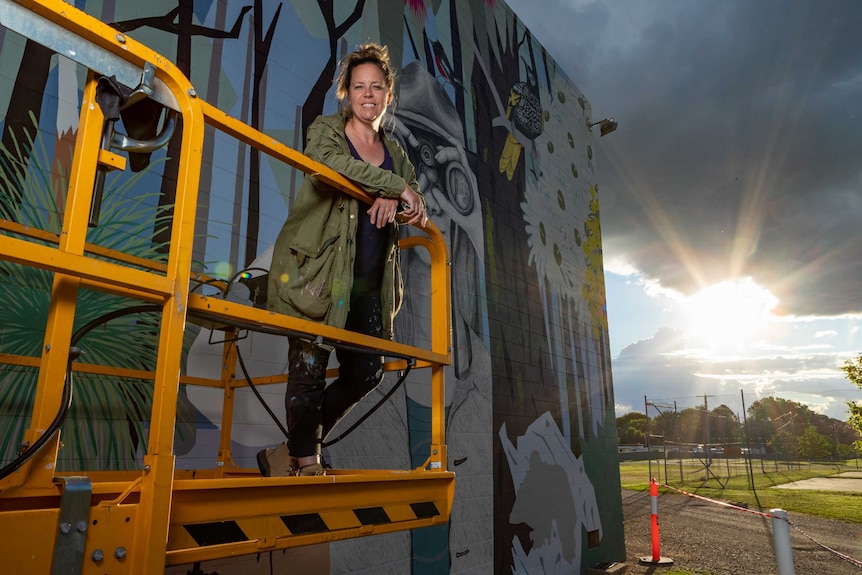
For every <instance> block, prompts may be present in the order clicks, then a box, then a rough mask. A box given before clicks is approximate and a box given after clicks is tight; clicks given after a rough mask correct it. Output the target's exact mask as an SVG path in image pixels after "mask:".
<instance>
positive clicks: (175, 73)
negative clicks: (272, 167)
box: [0, 0, 455, 575]
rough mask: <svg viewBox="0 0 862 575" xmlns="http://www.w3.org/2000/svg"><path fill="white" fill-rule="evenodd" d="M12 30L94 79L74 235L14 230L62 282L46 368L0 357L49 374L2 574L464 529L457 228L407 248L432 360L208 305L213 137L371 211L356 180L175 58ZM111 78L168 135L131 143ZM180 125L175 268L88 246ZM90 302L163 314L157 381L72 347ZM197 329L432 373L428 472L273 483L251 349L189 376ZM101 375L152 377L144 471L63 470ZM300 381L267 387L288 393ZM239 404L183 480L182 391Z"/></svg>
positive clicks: (426, 354) (33, 10)
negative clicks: (245, 439)
mask: <svg viewBox="0 0 862 575" xmlns="http://www.w3.org/2000/svg"><path fill="white" fill-rule="evenodd" d="M0 24H2V25H3V26H4V27H6V28H7V29H9V30H13V31H15V32H17V33H18V34H21V35H22V36H24V37H25V38H27V39H29V40H32V41H35V42H37V43H39V44H42V45H44V46H46V47H48V48H50V49H51V50H53V51H55V52H56V53H58V54H61V55H63V56H64V57H66V58H69V59H71V60H74V61H75V62H77V63H78V64H80V65H81V66H83V67H84V68H86V69H87V70H89V73H88V76H87V82H86V88H85V90H84V93H83V99H82V102H81V105H80V110H81V115H80V121H79V125H78V131H77V139H76V142H75V148H74V155H73V159H72V167H71V172H70V174H69V187H68V190H67V194H66V198H65V209H64V213H63V215H62V218H63V222H62V228H61V229H62V231H61V233H60V234H55V233H51V232H48V231H46V230H39V229H35V228H32V227H28V226H25V225H22V224H21V223H19V222H16V221H12V220H0V260H6V261H7V262H10V263H13V264H17V265H20V266H25V267H32V268H38V269H42V270H48V271H50V272H53V287H52V291H51V299H50V306H49V309H48V313H47V321H46V326H45V339H44V345H43V346H42V352H41V355H39V356H21V355H0V365H5V366H7V367H8V366H19V367H20V366H23V367H25V368H28V369H31V370H37V371H38V378H37V383H36V391H35V396H34V400H33V404H32V411H31V413H22V414H21V417H22V418H24V419H26V420H27V421H29V427H28V428H27V430H26V432H25V435H24V443H23V445H22V447H21V451H20V456H19V457H18V458H17V459H16V460H15V461H13V462H4V463H3V465H4V467H3V469H2V470H0V533H2V534H3V536H2V537H0V565H2V566H3V567H2V571H3V573H27V574H42V573H52V574H53V573H57V574H59V573H64V574H79V573H81V574H94V575H95V574H99V575H102V574H106V573H110V574H120V573H124V574H125V573H129V574H139V573H159V572H162V571H163V570H164V568H165V566H168V565H179V564H186V563H192V562H197V561H204V560H210V559H217V558H222V557H228V556H235V555H244V554H250V553H258V552H261V551H267V550H276V549H283V548H287V547H294V546H299V545H307V544H312V543H320V542H326V541H334V540H339V539H345V538H350V537H358V536H365V535H372V534H379V533H386V532H391V531H396V530H404V529H413V528H418V527H426V526H431V525H436V524H441V523H446V522H447V521H448V520H449V514H450V511H451V507H452V498H453V495H454V482H455V475H454V473H452V472H451V471H449V470H448V469H447V458H446V444H445V434H444V429H445V426H444V381H443V372H444V367H445V366H446V365H449V364H450V362H451V357H450V345H451V344H450V337H451V330H450V325H449V318H450V312H449V310H450V300H449V298H450V295H449V294H450V290H449V267H448V265H449V262H448V255H447V252H446V248H445V244H444V241H443V238H442V236H441V234H440V231H439V230H438V229H437V228H436V227H435V226H434V225H433V224H431V223H429V225H428V226H427V227H426V228H423V229H422V231H424V232H425V235H420V236H413V237H411V238H410V239H408V240H402V249H425V250H427V251H428V253H429V254H430V260H431V266H430V286H429V289H428V290H427V291H428V293H430V306H431V309H433V310H434V312H435V313H433V314H431V315H432V316H433V317H432V318H431V319H430V321H431V322H432V323H431V326H430V333H431V341H430V346H429V348H427V349H426V348H419V347H413V346H408V345H404V344H401V343H397V342H391V341H386V340H382V339H377V338H371V337H368V336H362V335H359V334H355V333H351V332H348V331H344V330H340V329H335V328H331V327H327V326H321V325H318V324H316V323H313V322H307V321H303V320H299V319H295V318H291V317H287V316H284V315H280V314H275V313H272V312H268V311H266V310H263V309H259V308H256V307H254V306H252V305H244V304H240V303H236V302H233V301H229V300H227V299H224V298H221V297H214V296H208V295H203V294H201V293H196V292H193V291H192V290H191V289H190V286H192V285H194V284H196V283H199V282H204V281H207V282H215V283H218V282H217V281H216V280H212V278H202V277H200V276H198V275H197V274H195V273H193V272H192V258H191V253H190V251H191V250H190V247H191V246H192V242H193V237H194V233H195V215H196V208H197V196H198V186H199V178H200V170H201V151H202V150H203V147H204V137H205V126H209V127H211V128H213V129H214V130H213V131H216V132H221V133H223V134H226V135H227V136H229V137H232V138H235V139H237V140H239V141H241V142H243V143H244V144H246V145H248V146H252V147H254V148H256V149H258V150H260V152H261V153H263V154H267V155H268V156H269V157H270V158H272V159H274V160H277V161H280V162H283V163H284V164H286V165H289V166H292V167H293V168H296V169H299V170H302V171H303V172H305V173H313V174H315V175H316V177H317V178H319V179H320V180H321V181H324V182H326V183H328V184H329V185H331V186H334V187H336V188H337V189H339V190H342V191H343V192H345V193H348V194H351V195H353V196H355V197H358V198H360V199H363V200H364V201H368V200H369V198H368V197H367V196H365V195H364V194H363V193H362V191H361V190H359V189H358V188H357V187H356V186H355V185H354V184H352V183H351V182H350V181H349V180H347V179H345V178H344V177H342V176H341V175H339V174H337V173H336V172H334V171H332V170H330V169H329V168H327V167H326V166H323V165H321V164H318V163H316V162H314V161H312V160H310V159H309V158H308V157H306V156H304V155H303V154H301V153H300V152H298V151H296V150H294V149H291V148H289V147H288V146H286V145H284V144H282V143H280V142H278V141H276V140H275V139H273V138H271V137H269V136H267V135H265V134H263V133H261V132H259V131H257V130H254V129H252V128H251V127H249V126H248V125H246V124H244V123H242V122H239V121H237V120H236V119H234V118H232V117H230V116H228V115H227V114H225V113H224V112H222V111H220V110H219V109H217V108H215V107H213V106H211V105H209V104H207V103H206V102H204V101H202V100H201V99H200V98H198V97H197V95H196V93H195V90H194V88H193V86H192V85H191V83H190V82H189V80H188V79H187V78H186V77H185V76H184V75H183V74H182V73H181V72H180V71H179V70H178V69H177V68H176V67H175V66H174V65H173V64H172V63H171V62H170V61H169V60H168V59H167V58H165V57H163V56H161V55H159V54H158V53H156V52H154V51H152V50H150V49H148V48H147V47H145V46H143V45H141V44H140V43H138V42H136V41H135V40H134V39H132V38H130V37H127V36H126V35H124V34H122V33H120V32H118V31H117V30H115V29H112V28H111V27H109V26H108V25H106V24H104V23H102V22H100V21H98V20H96V19H94V18H92V17H91V16H89V15H87V14H86V13H84V12H82V11H80V10H78V9H76V8H75V7H74V6H72V5H70V4H67V3H66V2H63V1H62V0H0ZM100 78H113V79H114V80H115V81H116V82H117V83H118V84H119V85H121V86H125V87H128V88H130V89H131V92H130V98H133V99H134V98H138V99H140V98H148V99H150V100H152V101H154V102H157V103H158V104H159V105H161V106H163V107H164V108H165V109H166V112H165V120H164V122H163V125H164V126H165V130H164V132H163V133H161V134H159V135H158V136H157V137H156V138H154V139H153V140H152V141H145V142H141V141H136V140H134V139H132V138H128V137H126V136H124V135H123V134H118V133H116V132H115V131H114V127H113V123H112V122H110V121H108V120H106V117H105V114H104V113H103V111H102V108H101V107H100V105H99V104H98V103H97V102H96V93H97V85H98V82H99V79H100ZM174 126H181V128H177V129H180V130H181V132H180V133H179V134H177V136H178V137H180V138H181V146H180V155H179V170H178V173H177V188H176V189H177V194H176V201H175V204H174V206H173V215H172V220H171V221H172V224H171V226H170V244H169V253H168V255H167V258H166V263H159V262H156V261H153V260H148V259H145V258H140V257H137V256H134V255H131V254H127V253H123V252H121V251H115V250H112V249H106V248H104V247H102V246H99V245H94V244H91V243H90V242H88V240H87V237H88V236H87V232H88V229H89V228H90V224H91V223H92V219H93V214H94V212H95V213H97V212H98V204H99V202H100V200H101V193H102V190H101V188H100V182H101V181H103V180H104V175H105V173H107V172H109V171H113V170H125V169H126V168H127V163H128V162H127V158H126V156H125V155H122V154H121V153H119V152H121V151H124V150H125V151H136V150H137V151H140V150H145V149H152V148H153V147H157V146H159V145H162V144H164V143H165V142H166V141H167V140H168V139H170V130H173V129H174ZM88 290H95V291H98V292H103V293H108V294H113V295H117V296H121V297H123V298H126V299H128V300H129V301H130V302H135V304H136V305H140V306H141V309H143V310H145V311H149V312H150V313H152V312H155V313H156V314H157V315H158V344H157V348H156V349H155V350H154V353H155V354H157V357H156V358H155V361H154V365H155V369H154V370H153V371H145V370H141V369H134V368H132V367H117V366H112V365H101V364H96V363H86V362H85V361H83V360H85V359H86V357H87V356H86V355H84V356H82V357H81V358H79V359H76V358H77V353H78V350H77V348H76V347H75V342H74V341H73V335H74V333H75V332H74V327H73V326H74V320H75V314H76V309H77V308H78V303H79V298H80V295H81V294H82V293H85V292H87V291H88ZM192 322H195V323H198V324H205V325H206V326H207V327H208V328H210V329H214V330H220V331H222V332H224V334H225V340H226V341H230V338H231V334H234V335H235V334H236V332H237V331H238V330H252V331H258V332H264V333H269V334H276V335H287V334H309V335H313V336H314V337H317V338H320V339H321V340H322V341H324V342H327V343H332V344H348V345H352V346H357V347H360V348H363V349H368V350H376V351H379V352H380V353H381V354H382V355H384V356H386V357H387V358H390V360H389V361H387V363H386V365H385V368H386V369H387V370H404V369H407V368H408V366H409V367H411V368H413V369H427V370H430V380H431V385H432V422H431V424H432V428H431V445H430V450H429V453H428V458H427V460H426V462H425V463H424V464H423V465H421V466H420V467H418V468H415V469H401V470H328V471H327V474H326V475H325V476H320V477H284V478H280V477H273V478H269V477H261V475H260V473H259V472H258V471H257V469H250V468H243V467H241V466H239V465H237V464H236V463H235V462H234V461H233V459H232V457H231V453H230V446H231V427H232V425H231V424H232V412H233V401H234V392H235V390H237V389H238V388H242V387H245V386H247V385H248V382H247V381H246V380H245V379H244V378H242V377H240V378H237V377H236V373H237V369H236V365H237V361H236V360H237V358H236V346H230V345H225V346H224V351H223V356H222V359H223V367H222V370H221V377H220V378H218V379H205V378H200V377H187V376H182V377H178V374H179V373H180V368H181V360H182V349H183V345H182V344H183V338H184V335H185V334H186V331H187V330H188V329H189V326H190V325H192ZM80 373H96V374H101V375H103V376H107V377H112V378H117V379H123V378H137V379H144V380H149V381H151V382H152V409H151V412H150V415H149V431H148V433H149V435H148V439H147V441H146V452H145V453H144V455H143V458H142V462H141V463H140V465H139V467H140V468H139V469H134V470H131V471H95V470H87V469H80V470H76V471H74V472H59V471H57V470H56V467H57V466H56V463H57V456H58V450H59V449H60V445H61V443H60V442H61V438H60V435H61V431H62V427H63V426H62V423H63V417H64V416H65V414H66V412H67V411H68V409H69V405H70V404H71V402H72V397H73V395H72V388H73V386H74V375H75V374H80ZM286 377H287V376H285V375H283V374H273V375H272V376H269V377H260V378H255V379H254V383H255V384H256V385H267V384H276V383H283V382H284V381H286ZM180 383H184V384H187V385H204V386H210V387H216V388H220V389H222V390H223V391H224V409H223V416H222V426H221V430H220V440H219V446H218V453H217V455H216V459H217V464H216V465H215V467H213V468H210V469H195V470H177V469H176V468H175V456H174V454H173V453H174V449H173V448H174V425H175V420H176V416H177V400H178V390H179V384H180Z"/></svg>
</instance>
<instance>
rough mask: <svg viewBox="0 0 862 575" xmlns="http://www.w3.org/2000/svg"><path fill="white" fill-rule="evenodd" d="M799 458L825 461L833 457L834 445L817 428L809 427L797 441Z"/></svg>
mask: <svg viewBox="0 0 862 575" xmlns="http://www.w3.org/2000/svg"><path fill="white" fill-rule="evenodd" d="M797 447H798V450H799V456H800V457H804V458H808V459H823V458H825V457H829V456H830V455H832V444H831V443H830V441H829V440H828V439H827V438H826V437H824V436H823V435H822V434H821V433H820V432H819V431H817V428H816V427H814V426H813V425H809V426H808V427H806V428H805V430H803V432H802V435H800V436H799V439H798V441H797Z"/></svg>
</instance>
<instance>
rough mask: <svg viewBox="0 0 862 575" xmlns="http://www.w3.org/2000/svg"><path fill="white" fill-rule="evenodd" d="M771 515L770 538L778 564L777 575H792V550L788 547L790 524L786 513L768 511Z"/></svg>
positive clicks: (775, 510)
mask: <svg viewBox="0 0 862 575" xmlns="http://www.w3.org/2000/svg"><path fill="white" fill-rule="evenodd" d="M769 513H770V515H772V538H773V540H774V541H775V560H776V561H777V562H778V575H794V568H793V549H792V547H791V546H790V523H789V522H788V521H787V511H785V510H784V509H770V510H769Z"/></svg>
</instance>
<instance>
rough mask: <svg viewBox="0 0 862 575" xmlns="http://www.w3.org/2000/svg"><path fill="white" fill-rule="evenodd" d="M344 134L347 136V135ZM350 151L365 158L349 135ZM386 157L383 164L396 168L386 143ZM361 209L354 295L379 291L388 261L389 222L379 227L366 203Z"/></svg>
mask: <svg viewBox="0 0 862 575" xmlns="http://www.w3.org/2000/svg"><path fill="white" fill-rule="evenodd" d="M345 138H347V136H346V135H345ZM347 145H348V146H349V147H350V153H351V154H352V155H353V157H354V158H356V159H357V160H362V158H361V157H360V156H359V154H358V153H357V152H356V148H355V147H354V146H353V142H351V141H350V138H347ZM383 151H384V158H383V163H382V164H380V167H381V168H383V169H384V170H389V171H390V172H392V171H394V170H395V164H394V163H393V162H392V156H390V155H389V149H388V148H387V147H386V146H383ZM363 206H364V207H362V208H360V210H359V223H358V225H357V227H356V259H355V260H354V262H353V287H352V289H351V294H350V295H351V297H356V296H363V295H368V294H374V293H377V294H379V293H380V284H381V282H382V281H383V266H384V265H385V263H386V245H387V244H388V242H389V226H391V225H392V224H387V225H385V226H384V227H382V228H378V227H377V226H376V225H374V224H372V223H371V217H370V216H369V215H368V214H367V213H365V212H366V210H367V209H368V207H367V206H365V204H363Z"/></svg>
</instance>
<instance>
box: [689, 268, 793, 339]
mask: <svg viewBox="0 0 862 575" xmlns="http://www.w3.org/2000/svg"><path fill="white" fill-rule="evenodd" d="M777 305H778V298H776V297H775V296H774V295H772V293H770V292H769V290H767V289H766V288H764V287H762V286H760V285H758V284H757V282H755V281H754V280H752V279H751V278H744V279H740V280H736V281H725V282H721V283H718V284H713V285H711V286H707V287H705V288H703V289H702V290H700V291H699V292H697V293H696V294H694V295H692V296H690V297H688V298H686V300H685V301H684V303H683V305H682V307H683V310H684V314H685V324H686V327H685V332H686V334H687V335H688V337H689V341H690V343H691V344H692V345H693V346H694V347H697V348H704V349H708V350H712V351H722V350H723V351H730V350H740V349H744V348H747V347H748V346H749V345H750V344H751V343H753V342H754V341H756V340H757V339H758V338H759V337H762V336H763V335H765V331H766V330H767V329H768V327H769V323H770V317H772V316H771V314H770V311H771V310H772V309H774V308H775V307H776V306H777Z"/></svg>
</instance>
